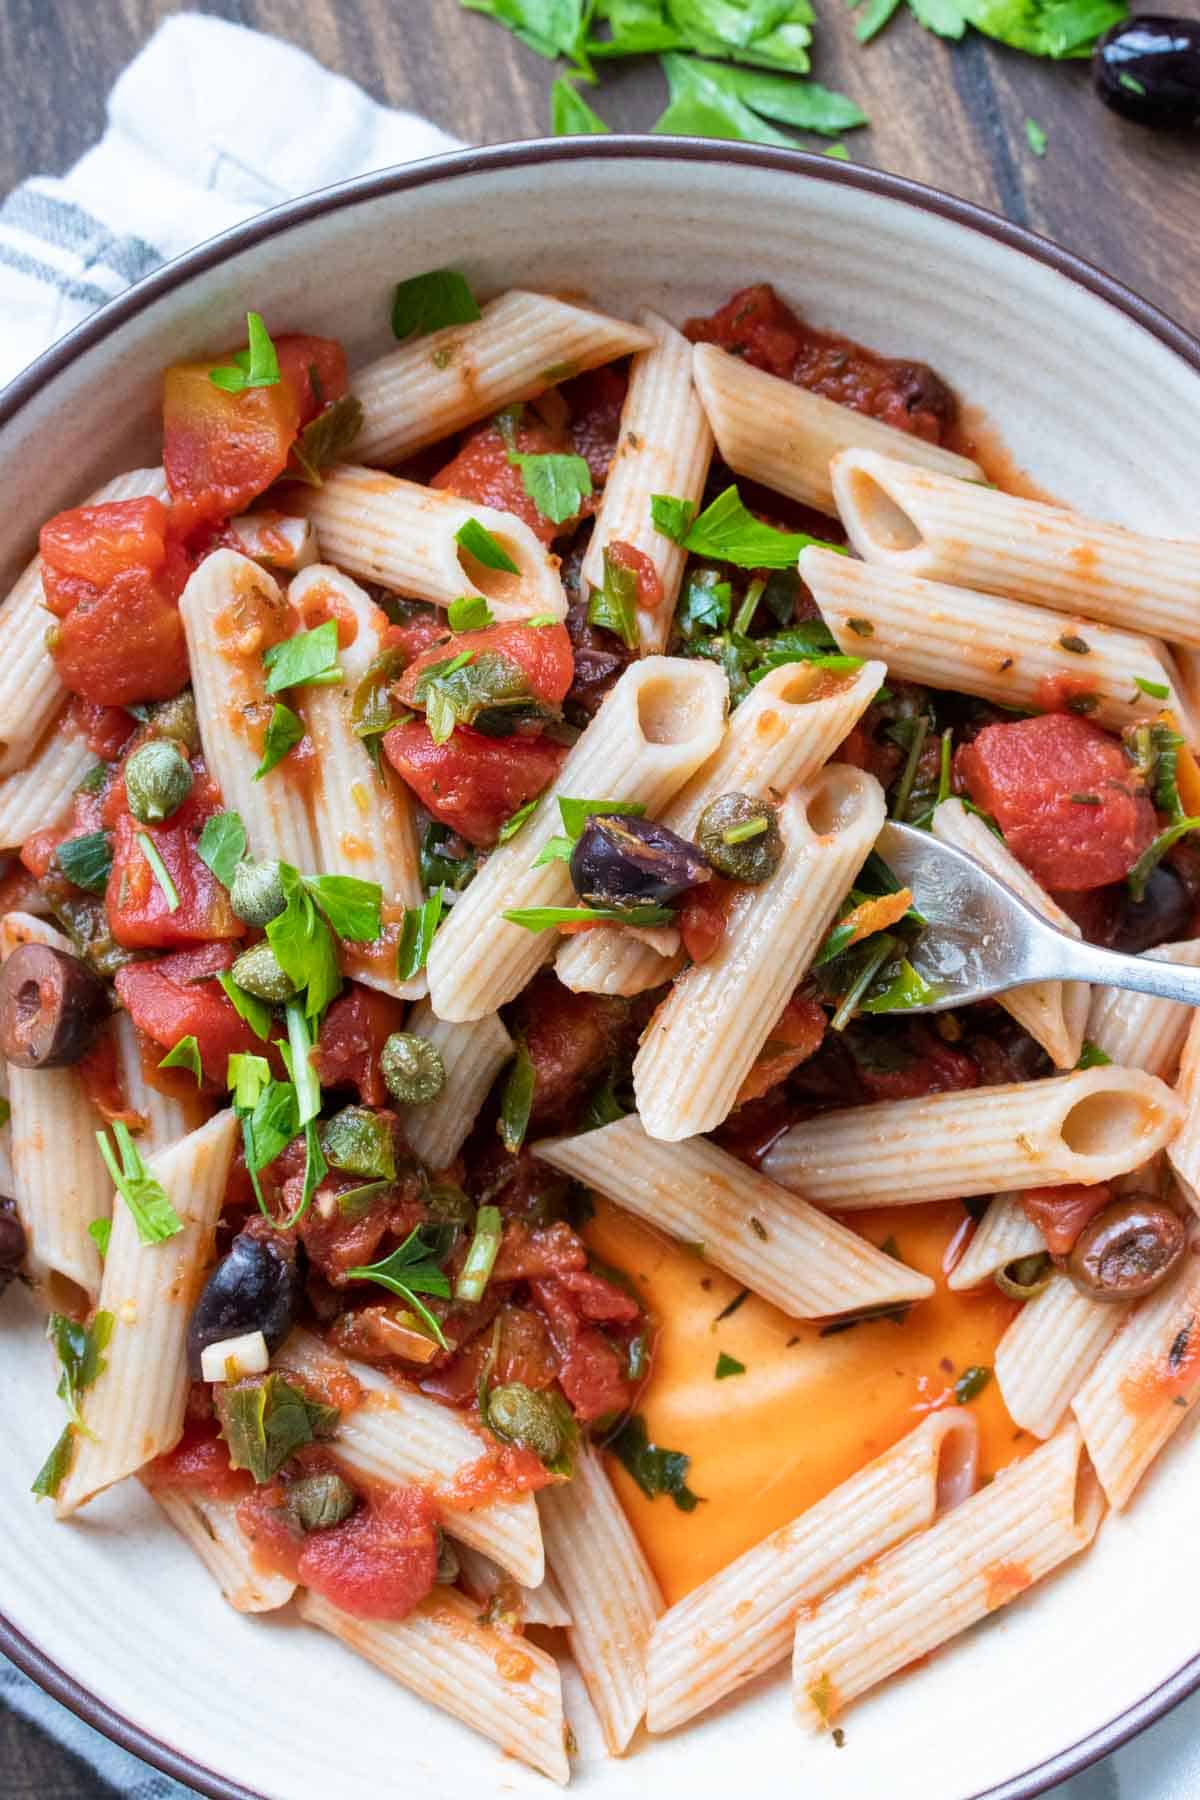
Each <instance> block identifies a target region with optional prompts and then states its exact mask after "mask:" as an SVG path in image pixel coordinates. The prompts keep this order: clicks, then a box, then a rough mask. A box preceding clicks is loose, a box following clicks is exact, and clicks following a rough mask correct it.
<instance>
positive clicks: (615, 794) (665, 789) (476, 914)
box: [429, 656, 727, 1022]
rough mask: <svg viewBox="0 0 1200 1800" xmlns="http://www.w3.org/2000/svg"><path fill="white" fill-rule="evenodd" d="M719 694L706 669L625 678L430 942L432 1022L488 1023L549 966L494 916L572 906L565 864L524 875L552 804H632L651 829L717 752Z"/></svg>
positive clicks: (643, 666) (555, 828) (548, 824)
mask: <svg viewBox="0 0 1200 1800" xmlns="http://www.w3.org/2000/svg"><path fill="white" fill-rule="evenodd" d="M726 693H727V686H726V681H725V676H724V675H723V673H722V672H721V670H720V669H718V668H717V667H716V665H715V664H714V663H709V662H701V661H698V660H697V661H688V660H685V659H684V658H682V657H670V656H648V657H644V658H643V659H642V660H641V661H640V662H636V663H633V664H631V666H630V667H629V668H628V669H626V670H625V673H624V674H623V675H622V676H621V679H620V680H619V681H618V682H617V684H616V686H615V687H614V688H613V689H612V691H611V692H610V693H609V694H608V695H607V696H606V698H605V701H604V704H603V705H602V706H601V708H600V711H599V712H598V713H597V714H596V716H595V718H594V719H593V720H592V722H591V724H590V725H589V726H588V728H587V730H586V731H585V732H584V733H583V736H582V737H581V738H580V739H579V741H578V743H577V744H576V745H575V747H574V749H573V750H572V751H571V753H570V755H569V756H568V757H567V759H566V761H565V762H564V763H563V765H562V767H561V769H560V770H559V772H558V776H557V778H556V779H555V780H554V782H553V783H552V784H551V786H550V787H548V788H547V789H546V791H545V793H544V794H543V795H542V797H541V799H540V801H539V802H538V805H537V808H536V810H535V811H534V813H533V814H532V816H531V817H530V819H529V820H528V822H527V823H526V824H525V825H524V826H523V827H522V829H521V830H520V831H519V832H518V833H517V835H516V836H515V837H514V838H512V839H511V840H510V841H509V842H508V843H507V844H501V845H500V847H499V848H498V849H496V850H493V851H492V854H491V855H490V856H489V857H488V859H487V861H486V863H485V864H484V866H483V868H482V869H481V870H480V872H479V874H478V875H477V876H476V877H475V879H474V881H473V882H472V883H471V885H470V887H468V888H467V889H466V890H465V892H464V893H462V894H461V895H460V896H459V898H458V899H457V900H456V902H455V904H454V909H453V911H452V912H451V914H450V917H449V918H448V919H447V920H446V922H445V924H444V925H443V926H442V928H441V930H440V931H439V932H438V934H437V936H436V937H435V939H434V941H433V948H432V949H431V951H430V953H429V994H430V999H431V1001H432V1004H433V1010H434V1012H435V1013H437V1015H438V1017H439V1018H442V1019H451V1020H456V1021H459V1022H462V1021H464V1020H468V1019H482V1018H484V1017H486V1015H487V1014H489V1013H493V1012H495V1011H496V1010H497V1008H499V1007H501V1006H503V1005H505V1004H506V1003H507V1002H508V1001H509V1000H513V999H515V998H516V996H517V995H518V994H519V993H520V991H521V989H522V988H523V987H524V986H525V984H526V982H527V981H529V980H530V979H531V978H532V977H533V976H534V975H535V974H536V973H537V971H538V969H539V968H540V967H541V965H542V964H543V963H544V962H545V961H546V960H547V959H548V958H549V957H551V956H552V955H553V954H554V951H555V949H556V948H557V945H558V937H557V934H556V933H555V932H553V931H543V932H532V931H527V930H526V929H525V928H524V927H523V926H520V925H514V924H513V923H512V922H511V920H508V919H505V918H504V917H503V916H502V915H503V914H504V912H505V911H506V910H509V909H515V908H526V907H541V906H574V905H576V904H577V901H576V897H575V893H574V890H573V888H572V887H571V877H570V873H569V871H568V868H567V865H566V863H563V862H558V861H551V862H548V863H545V864H543V865H542V867H541V868H535V867H534V866H533V865H534V863H535V862H536V861H537V858H538V855H539V853H540V852H541V851H542V850H543V849H544V847H545V845H546V844H547V843H548V842H549V840H550V839H551V838H552V837H554V836H556V835H557V834H558V833H559V832H560V831H561V829H562V821H561V818H560V816H559V810H558V798H559V795H560V794H561V795H564V796H566V795H569V796H571V797H573V798H576V799H596V798H598V797H602V798H604V799H606V800H638V801H641V803H642V804H643V805H644V806H645V808H646V811H647V813H648V814H649V815H650V817H651V818H657V817H659V816H660V815H661V813H662V811H663V808H664V807H665V806H666V804H667V802H668V801H669V800H670V799H671V797H672V795H674V794H675V793H676V792H677V791H678V789H679V788H681V787H682V786H683V784H684V782H685V781H687V779H688V777H689V776H690V775H692V774H693V773H694V772H695V770H696V769H697V768H699V766H700V764H701V763H702V762H704V761H705V759H706V758H707V757H709V756H711V754H712V752H713V751H714V750H715V749H716V747H717V744H718V743H719V741H720V738H721V734H722V731H723V730H724V713H725V699H726Z"/></svg>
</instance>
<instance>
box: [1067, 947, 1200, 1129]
mask: <svg viewBox="0 0 1200 1800" xmlns="http://www.w3.org/2000/svg"><path fill="white" fill-rule="evenodd" d="M1145 954H1146V955H1147V956H1149V957H1153V958H1154V959H1155V960H1156V961H1157V962H1171V963H1180V964H1182V965H1183V966H1185V967H1187V968H1190V969H1195V968H1200V938H1188V939H1186V940H1185V941H1184V942H1183V943H1179V944H1160V945H1159V946H1158V948H1157V949H1156V950H1147V951H1146V952H1145ZM1193 1016H1194V1015H1193V1011H1192V1008H1191V1007H1190V1006H1187V1005H1185V1004H1184V1003H1183V1002H1182V1001H1180V1000H1159V999H1156V998H1155V996H1154V995H1153V994H1134V993H1130V992H1129V991H1128V989H1125V988H1097V989H1096V991H1095V993H1094V994H1093V996H1092V1004H1091V1011H1090V1013H1089V1014H1088V1022H1087V1033H1086V1035H1087V1039H1088V1042H1089V1043H1091V1044H1095V1046H1096V1048H1097V1050H1103V1051H1104V1053H1105V1055H1106V1056H1108V1057H1110V1058H1111V1059H1112V1061H1113V1062H1115V1063H1123V1064H1124V1065H1125V1067H1126V1068H1128V1069H1144V1070H1145V1071H1146V1073H1147V1075H1159V1076H1161V1077H1162V1079H1163V1080H1164V1081H1169V1080H1170V1078H1171V1077H1172V1075H1174V1073H1175V1070H1176V1067H1177V1065H1178V1063H1179V1057H1180V1053H1181V1051H1182V1049H1183V1045H1184V1040H1185V1039H1186V1037H1187V1034H1188V1027H1189V1026H1190V1025H1191V1022H1192V1018H1193ZM1184 1130H1186V1126H1185V1127H1184ZM1179 1137H1180V1139H1181V1138H1182V1137H1183V1131H1182V1130H1181V1132H1180V1134H1179ZM1178 1141H1179V1140H1178V1139H1177V1140H1176V1142H1178ZM1172 1148H1173V1149H1174V1146H1172Z"/></svg>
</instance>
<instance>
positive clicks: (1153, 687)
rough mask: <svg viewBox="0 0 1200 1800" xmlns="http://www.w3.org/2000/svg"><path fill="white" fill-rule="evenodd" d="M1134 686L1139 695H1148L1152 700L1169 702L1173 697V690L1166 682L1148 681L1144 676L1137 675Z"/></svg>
mask: <svg viewBox="0 0 1200 1800" xmlns="http://www.w3.org/2000/svg"><path fill="white" fill-rule="evenodd" d="M1133 685H1134V687H1135V688H1136V689H1137V691H1138V693H1140V694H1148V695H1149V696H1150V698H1151V700H1169V699H1170V697H1171V690H1170V688H1169V687H1168V686H1167V684H1166V682H1165V681H1147V680H1146V678H1145V676H1144V675H1135V676H1134V678H1133ZM1135 698H1136V696H1135Z"/></svg>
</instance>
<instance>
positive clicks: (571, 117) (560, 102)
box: [550, 75, 611, 137]
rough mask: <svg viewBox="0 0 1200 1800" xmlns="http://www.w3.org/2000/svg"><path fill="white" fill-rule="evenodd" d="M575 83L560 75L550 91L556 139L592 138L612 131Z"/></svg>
mask: <svg viewBox="0 0 1200 1800" xmlns="http://www.w3.org/2000/svg"><path fill="white" fill-rule="evenodd" d="M610 129H611V127H610V126H608V125H606V124H605V123H604V120H603V119H602V118H601V117H600V115H599V113H597V112H593V110H592V108H591V107H590V106H589V105H588V103H587V101H586V100H585V99H584V98H583V95H582V94H581V93H580V92H579V91H578V89H577V88H576V86H575V83H574V82H573V81H571V80H570V79H569V78H568V77H567V76H566V75H560V76H559V77H558V80H557V81H556V82H555V83H554V86H553V87H552V88H551V89H550V130H551V131H552V132H553V134H554V136H555V137H592V136H596V135H598V134H599V133H600V132H605V131H608V130H610Z"/></svg>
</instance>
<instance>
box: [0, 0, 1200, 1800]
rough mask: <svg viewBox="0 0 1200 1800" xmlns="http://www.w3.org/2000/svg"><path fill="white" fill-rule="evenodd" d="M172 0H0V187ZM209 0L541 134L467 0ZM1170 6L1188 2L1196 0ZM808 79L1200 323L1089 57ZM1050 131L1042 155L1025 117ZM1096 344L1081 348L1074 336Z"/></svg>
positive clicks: (5, 1738)
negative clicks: (1094, 81)
mask: <svg viewBox="0 0 1200 1800" xmlns="http://www.w3.org/2000/svg"><path fill="white" fill-rule="evenodd" d="M177 10H179V9H178V8H177V7H176V6H175V5H173V4H171V3H170V0H88V3H87V4H81V3H80V0H0V72H2V73H3V76H4V93H5V101H4V105H3V106H2V107H0V195H2V194H3V193H5V192H7V190H8V189H9V188H10V187H12V186H13V185H14V184H15V183H16V182H18V181H20V180H22V179H23V178H24V177H25V176H26V175H30V174H33V173H35V172H48V173H52V174H61V173H62V172H63V171H64V170H65V169H66V168H67V167H68V166H69V165H70V163H71V162H73V161H74V159H75V158H76V157H77V156H78V155H79V154H80V153H81V152H82V151H83V150H84V149H86V148H87V146H88V145H89V144H90V143H92V142H93V141H94V140H95V138H96V137H98V136H99V134H100V132H101V130H102V128H103V121H104V98H105V94H106V93H107V90H108V88H109V87H110V86H111V84H112V82H113V80H114V78H115V77H116V75H117V74H118V72H119V71H120V70H121V69H122V68H123V67H124V65H125V64H126V63H127V62H128V61H129V59H130V58H131V57H132V56H133V55H135V54H136V52H137V50H138V49H139V48H140V46H141V45H142V44H143V43H144V42H145V40H146V38H147V37H148V36H149V35H150V33H151V32H152V30H153V29H154V27H155V25H156V24H157V23H158V22H159V21H160V20H161V19H163V18H165V17H166V16H167V15H168V14H170V13H173V12H175V11H177ZM202 10H205V11H208V12H211V13H216V14H219V15H220V16H221V17H222V18H226V19H231V20H234V21H236V22H238V23H241V24H245V25H254V26H258V27H260V28H261V29H263V30H265V31H272V32H275V33H276V34H277V35H278V36H280V37H283V38H286V39H288V40H289V41H290V42H292V43H295V44H299V45H301V46H302V47H303V48H304V49H306V50H309V51H311V53H312V54H313V55H314V56H316V57H317V58H318V59H319V60H320V61H322V62H324V63H325V64H326V65H327V66H329V67H330V68H333V69H337V70H339V71H340V72H341V73H342V74H344V75H348V76H350V77H351V78H352V79H354V80H355V81H358V82H360V83H361V84H362V85H363V86H364V87H365V88H366V89H367V90H368V91H369V92H370V93H371V94H372V95H373V96H374V97H375V98H376V99H377V100H380V101H383V102H385V103H390V104H393V105H398V106H407V107H412V108H414V109H416V110H418V111H421V112H424V113H426V114H427V115H428V116H430V117H431V118H433V119H434V120H436V121H437V123H438V124H440V125H442V126H444V127H445V128H446V129H447V130H448V131H452V132H454V133H456V134H457V135H458V136H459V137H462V138H463V139H464V140H466V141H468V142H475V143H498V142H501V141H503V140H505V139H512V138H525V137H533V136H538V135H541V134H543V133H545V132H547V131H548V129H549V86H550V80H551V73H550V69H549V65H548V64H546V63H545V62H543V61H542V60H541V59H540V58H539V57H537V56H535V55H534V54H533V53H532V52H531V51H529V50H526V49H525V48H524V47H523V46H522V45H520V44H518V43H517V42H516V41H515V40H514V39H513V38H511V37H510V36H509V35H508V34H507V33H505V32H503V31H501V30H500V29H499V28H498V27H496V26H495V25H493V24H492V23H490V22H489V21H488V20H486V19H484V18H481V17H479V16H477V15H474V14H471V13H466V12H463V11H462V10H461V9H460V8H459V6H458V5H457V4H456V0H217V3H216V4H210V5H208V6H207V7H204V8H202ZM1173 10H1183V11H1191V12H1194V11H1195V10H1196V0H1183V5H1182V6H1178V5H1176V4H1175V0H1173ZM821 13H822V17H821V21H820V26H819V31H818V38H817V52H816V59H815V70H814V72H815V74H816V75H817V76H818V77H819V79H821V80H823V81H824V82H826V83H827V84H828V85H829V86H831V87H836V88H839V89H841V91H843V92H844V93H847V94H850V95H852V96H853V97H854V98H855V99H856V100H858V102H859V103H860V104H861V105H862V107H863V108H864V110H865V111H866V112H867V113H868V114H869V115H870V118H871V120H872V125H871V128H870V129H869V130H868V131H860V132H855V133H853V134H852V135H851V136H850V139H849V145H850V148H851V151H852V154H853V156H854V157H855V160H856V161H861V162H866V163H871V164H874V165H876V166H877V167H880V168H884V169H890V170H893V171H895V172H896V173H898V174H902V175H909V176H912V177H914V178H915V179H917V180H919V181H926V182H930V183H932V184H934V185H935V186H938V187H942V188H946V189H949V191H950V192H951V193H955V194H959V195H962V196H963V197H964V198H966V199H968V200H974V201H978V202H980V203H981V204H982V205H985V206H990V207H993V208H995V209H996V210H997V211H999V212H1002V213H1004V214H1006V215H1007V216H1008V217H1009V218H1010V219H1014V220H1016V221H1017V222H1018V223H1020V224H1023V225H1029V226H1032V227H1033V229H1035V230H1037V231H1041V232H1044V233H1046V234H1047V235H1048V236H1050V237H1053V238H1055V239H1057V240H1058V241H1059V242H1060V243H1062V244H1064V245H1066V246H1067V247H1068V248H1069V249H1071V250H1075V251H1078V252H1079V253H1080V254H1081V255H1083V256H1085V257H1088V258H1089V259H1090V260H1091V261H1093V262H1096V263H1099V265H1100V266H1101V267H1102V268H1104V269H1106V270H1108V271H1109V273H1111V274H1113V275H1115V276H1117V277H1118V278H1119V279H1120V280H1122V281H1125V282H1127V283H1128V284H1129V285H1130V286H1131V287H1133V288H1135V289H1136V290H1137V291H1138V292H1139V293H1142V294H1144V295H1145V296H1146V297H1147V298H1148V299H1150V300H1153V301H1155V302H1156V303H1157V304H1158V305H1160V306H1162V307H1164V308H1165V309H1166V310H1167V311H1168V312H1169V313H1171V314H1173V315H1174V317H1176V318H1177V319H1178V320H1179V321H1180V323H1182V324H1184V325H1187V326H1189V327H1190V328H1191V329H1192V330H1195V331H1200V132H1194V133H1191V134H1176V135H1171V136H1160V135H1156V134H1154V133H1151V132H1147V131H1143V130H1140V129H1139V128H1138V127H1137V126H1134V125H1129V124H1126V123H1125V122H1123V121H1122V120H1120V119H1118V118H1116V117H1114V116H1113V115H1112V114H1111V113H1109V112H1108V111H1107V110H1106V109H1105V108H1104V107H1103V106H1101V105H1100V104H1099V102H1098V101H1097V100H1096V99H1095V97H1094V96H1093V95H1092V93H1091V91H1090V86H1089V77H1088V71H1087V68H1086V66H1085V65H1083V66H1081V65H1077V64H1050V63H1042V62H1035V61H1032V60H1030V59H1029V58H1026V57H1022V56H1019V55H1017V54H1015V53H1011V52H1008V51H1004V50H1000V49H997V48H996V47H994V46H992V45H990V44H987V43H985V42H984V41H983V40H982V39H979V38H975V39H972V40H968V41H967V42H965V43H962V44H958V45H948V44H943V43H941V42H939V41H938V40H937V39H935V38H933V37H931V36H929V34H928V33H927V32H924V31H922V30H921V29H920V28H919V27H918V26H917V25H916V24H915V22H914V21H913V20H912V19H910V18H907V17H905V18H903V19H897V20H896V21H895V22H894V23H893V24H892V25H891V26H890V27H889V28H888V30H887V31H886V32H885V33H884V35H883V36H882V37H881V38H880V39H878V40H877V41H876V42H875V43H874V44H872V45H869V46H867V47H865V48H864V47H861V46H859V45H858V44H856V43H855V40H854V34H853V30H852V21H851V18H850V15H849V14H848V13H847V12H846V11H845V9H844V7H843V5H842V4H841V0H825V4H824V5H823V6H822V8H821ZM590 97H591V98H592V99H593V101H594V102H595V104H596V106H597V108H598V110H599V111H600V112H601V114H602V115H603V117H604V118H606V119H607V120H608V122H609V123H610V124H611V125H612V126H613V127H614V128H616V129H624V130H636V129H644V128H645V127H646V126H647V125H648V124H650V123H651V121H652V120H653V119H654V118H655V117H656V116H657V114H658V112H659V111H660V110H661V108H662V106H663V104H664V102H665V91H664V87H663V82H662V78H661V75H660V74H659V72H658V70H657V68H656V67H655V66H654V65H653V64H649V65H647V66H644V67H637V68H628V69H625V70H622V71H621V72H619V73H616V74H614V75H612V76H611V77H609V78H607V79H606V80H605V82H604V85H603V89H602V91H601V93H600V94H599V95H592V96H590ZM1027 118H1033V119H1035V120H1037V121H1038V123H1039V124H1040V125H1041V126H1042V127H1043V129H1044V130H1045V131H1046V133H1047V136H1048V139H1049V147H1048V150H1047V153H1046V155H1045V157H1044V158H1041V159H1039V158H1037V157H1035V156H1034V154H1033V153H1032V151H1031V150H1030V148H1029V146H1028V143H1027V141H1026V136H1025V120H1026V119H1027ZM1081 350H1082V353H1084V354H1086V347H1081ZM109 1792H110V1790H109V1789H108V1788H106V1787H104V1786H103V1785H102V1784H100V1783H98V1782H97V1781H96V1779H95V1777H94V1776H92V1775H91V1774H90V1773H89V1772H88V1771H86V1770H85V1769H83V1767H82V1765H80V1764H79V1763H77V1762H76V1761H75V1760H74V1759H73V1758H71V1757H69V1756H67V1755H66V1754H65V1753H64V1752H62V1751H60V1750H59V1749H58V1748H57V1747H56V1746H55V1745H53V1744H50V1743H49V1742H47V1741H46V1740H45V1739H44V1738H42V1737H41V1735H40V1734H39V1733H37V1732H36V1731H34V1730H33V1729H32V1728H31V1727H29V1726H28V1725H26V1724H25V1723H24V1722H23V1721H22V1720H19V1719H17V1718H16V1717H15V1716H14V1715H12V1714H7V1713H0V1793H2V1794H3V1795H4V1796H5V1800H26V1796H28V1797H29V1800H33V1796H35V1795H36V1796H37V1797H38V1800H98V1797H99V1796H102V1795H107V1794H108V1793H109Z"/></svg>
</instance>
